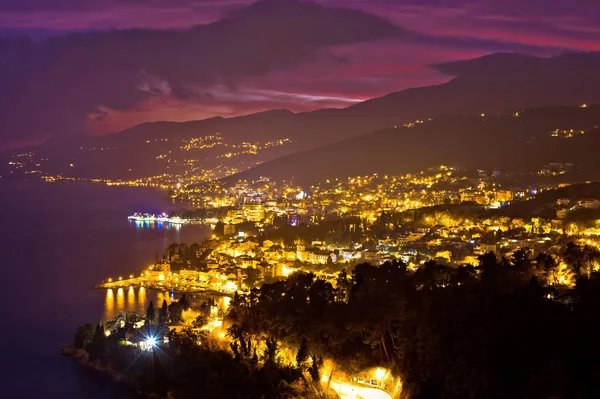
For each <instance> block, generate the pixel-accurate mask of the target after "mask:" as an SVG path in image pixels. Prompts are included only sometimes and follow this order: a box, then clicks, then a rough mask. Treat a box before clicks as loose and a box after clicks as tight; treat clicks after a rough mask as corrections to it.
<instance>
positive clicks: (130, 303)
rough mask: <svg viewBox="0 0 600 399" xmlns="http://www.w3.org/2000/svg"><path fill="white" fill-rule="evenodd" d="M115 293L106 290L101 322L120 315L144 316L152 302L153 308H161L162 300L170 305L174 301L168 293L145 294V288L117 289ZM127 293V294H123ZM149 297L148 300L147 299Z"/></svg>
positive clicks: (153, 292) (152, 292)
mask: <svg viewBox="0 0 600 399" xmlns="http://www.w3.org/2000/svg"><path fill="white" fill-rule="evenodd" d="M116 291H117V294H116V298H115V291H114V290H112V289H107V290H106V299H105V301H104V304H105V305H104V314H103V320H112V319H114V318H116V317H117V316H118V315H119V314H120V313H124V312H127V313H132V312H134V313H137V314H138V315H144V314H146V309H147V307H148V305H149V303H150V301H152V302H153V303H154V307H156V308H159V307H161V306H162V303H163V301H164V300H166V301H167V304H171V303H172V302H173V301H174V299H175V298H174V296H173V295H172V294H170V293H168V292H155V291H151V293H150V294H148V293H147V289H146V288H145V287H133V286H131V287H129V288H127V289H126V290H125V289H123V288H119V289H117V290H116ZM125 291H127V292H125ZM147 296H149V298H147Z"/></svg>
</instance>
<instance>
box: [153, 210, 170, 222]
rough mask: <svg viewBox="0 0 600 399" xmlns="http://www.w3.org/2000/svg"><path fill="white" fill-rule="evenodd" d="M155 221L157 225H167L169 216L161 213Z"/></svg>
mask: <svg viewBox="0 0 600 399" xmlns="http://www.w3.org/2000/svg"><path fill="white" fill-rule="evenodd" d="M156 221H157V222H159V223H169V215H167V214H166V213H164V212H163V213H162V215H158V217H157V218H156Z"/></svg>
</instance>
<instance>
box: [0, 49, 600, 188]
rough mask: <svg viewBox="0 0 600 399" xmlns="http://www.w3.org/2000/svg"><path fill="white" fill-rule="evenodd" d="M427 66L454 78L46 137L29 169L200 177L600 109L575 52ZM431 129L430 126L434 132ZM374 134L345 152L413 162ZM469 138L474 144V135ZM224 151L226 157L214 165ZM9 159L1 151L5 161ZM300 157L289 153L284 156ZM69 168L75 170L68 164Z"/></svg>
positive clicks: (584, 56)
mask: <svg viewBox="0 0 600 399" xmlns="http://www.w3.org/2000/svg"><path fill="white" fill-rule="evenodd" d="M434 67H435V68H437V69H438V70H440V71H442V72H445V73H448V74H451V75H453V76H456V77H455V78H454V79H452V80H451V81H450V82H448V83H446V84H442V85H438V86H430V87H422V88H414V89H409V90H404V91H401V92H397V93H392V94H389V95H387V96H384V97H381V98H377V99H373V100H369V101H365V102H363V103H360V104H357V105H354V106H351V107H349V108H345V109H324V110H320V111H315V112H305V113H292V112H289V111H285V110H274V111H267V112H262V113H257V114H252V115H248V116H241V117H235V118H211V119H207V120H203V121H192V122H185V123H173V122H157V123H146V124H142V125H139V126H136V127H134V128H131V129H128V130H126V131H123V132H120V133H116V134H113V135H109V136H104V137H88V138H84V139H81V140H70V141H64V140H63V141H61V140H50V141H48V142H47V143H45V144H43V145H41V146H39V147H38V148H36V149H35V150H34V151H33V152H34V157H35V159H34V160H33V161H32V162H33V163H34V164H35V165H37V164H40V168H41V170H42V172H44V173H50V174H58V173H60V174H68V175H75V176H81V177H108V178H122V179H125V178H137V177H143V176H152V175H160V174H163V173H175V174H177V173H185V172H188V173H198V171H200V170H213V169H215V168H222V169H223V170H227V171H229V172H228V173H230V172H231V171H235V170H245V169H248V168H251V167H252V166H254V165H256V164H257V163H260V162H267V161H270V160H273V159H275V158H278V157H282V156H286V155H289V154H292V153H296V152H300V151H307V150H311V149H315V148H319V147H322V146H325V145H327V144H332V143H337V142H340V141H343V140H345V139H348V138H351V137H355V136H358V135H360V134H364V133H366V132H371V131H375V130H377V129H385V128H389V127H393V126H401V125H403V124H405V123H407V122H410V121H414V120H416V119H428V118H437V117H440V116H443V115H469V114H480V113H486V114H487V113H497V112H505V111H512V110H515V109H520V108H528V107H539V106H553V105H570V106H576V105H579V104H582V103H599V104H600V80H599V79H597V76H596V74H597V70H598V69H599V68H600V53H592V52H590V53H575V54H566V55H563V56H560V57H555V58H537V57H531V56H524V55H520V54H492V55H489V56H485V57H482V58H478V59H473V60H467V61H461V62H455V63H450V64H443V65H436V66H434ZM437 120H438V121H440V120H441V121H444V119H437ZM435 123H438V122H435ZM435 123H434V124H433V125H428V126H429V127H431V126H434V127H435V126H437V125H436V124H435ZM441 123H442V124H443V123H444V122H441ZM439 127H440V128H441V127H444V126H439ZM420 129H421V128H419V129H414V130H406V129H399V130H394V134H392V136H394V135H395V133H405V132H406V133H408V134H409V135H413V133H415V132H420ZM216 133H220V136H221V137H222V143H221V144H219V145H220V146H224V147H222V148H221V150H219V151H216V150H215V149H214V147H211V148H212V149H213V151H206V150H207V149H206V148H200V147H199V148H194V151H191V152H190V151H188V150H185V151H184V150H182V148H183V147H186V146H187V145H188V144H189V143H188V142H189V141H190V140H192V139H198V138H206V137H210V136H212V135H214V134H216ZM382 134H383V133H381V132H379V133H377V134H374V135H373V136H372V139H373V140H372V141H371V140H369V142H367V143H363V142H362V141H361V140H363V139H361V138H357V140H358V141H357V142H356V143H357V145H356V146H355V145H352V144H344V146H345V147H344V148H346V149H347V151H351V152H350V153H348V154H355V155H356V156H357V157H358V158H359V159H360V158H361V154H364V156H366V157H377V158H379V157H380V156H382V155H384V154H385V157H394V158H397V157H398V156H399V155H401V156H403V157H408V158H407V159H406V161H405V162H404V163H405V164H407V163H408V162H413V161H412V160H411V159H410V158H411V157H412V156H415V155H416V154H415V153H414V151H412V150H410V153H408V154H407V153H406V151H407V148H408V146H409V145H410V146H416V147H418V148H420V147H419V146H420V144H419V143H418V140H416V141H415V139H414V138H411V139H409V141H406V142H405V141H403V140H402V142H401V143H400V142H399V143H398V144H397V145H398V146H400V144H402V146H400V147H402V148H404V153H397V152H392V148H389V147H387V148H381V147H380V146H386V145H387V143H388V138H387V136H385V134H383V135H382ZM387 134H388V135H390V134H391V133H389V132H388V133H387ZM455 134H456V132H452V131H451V130H446V131H445V132H444V135H445V136H447V137H442V136H441V132H440V134H438V137H437V139H436V140H437V141H436V143H435V144H436V146H439V145H440V143H445V142H446V141H449V142H452V141H453V140H455V139H456V138H455V137H454V135H455ZM503 134H506V133H505V132H503ZM394 137H395V136H394ZM467 138H468V139H469V140H476V141H477V140H478V138H477V137H467ZM281 139H288V140H289V143H288V144H286V145H281V146H275V147H269V150H268V151H259V152H258V153H256V154H248V153H243V154H239V155H241V156H238V153H239V151H230V150H228V149H227V146H229V147H230V148H239V146H240V145H243V143H246V144H255V145H258V146H259V147H260V146H262V145H263V144H265V143H268V142H271V141H273V140H281ZM204 141H206V142H208V141H207V140H204ZM409 143H411V144H409ZM338 146H339V145H338V144H335V145H334V146H331V147H329V149H328V150H317V151H321V152H320V154H321V155H320V156H321V157H325V156H326V155H328V154H329V152H330V151H331V150H332V149H336V148H338ZM421 147H422V146H421ZM101 148H105V149H106V148H110V151H108V152H107V151H105V150H102V151H97V150H95V149H101ZM379 151H382V152H379ZM228 153H231V154H232V155H231V156H230V157H229V158H227V159H222V158H223V157H226V155H227V154H228ZM432 153H433V152H432ZM315 154H316V153H315ZM11 155H12V154H8V157H9V158H10V156H11ZM420 155H422V154H420ZM442 155H443V154H442ZM463 155H469V156H471V155H472V154H463ZM165 156H168V161H169V162H167V161H166V160H165ZM303 156H304V155H295V156H293V157H292V158H290V159H298V158H297V157H303ZM315 156H316V155H315ZM5 157H6V154H5ZM218 157H220V158H218ZM294 157H296V158H294ZM5 160H6V159H3V160H2V165H3V168H5V167H6V164H7V163H8V162H5ZM421 160H422V159H421V158H420V157H419V159H416V160H415V162H416V164H415V165H417V164H419V162H420V161H421ZM189 161H193V163H194V168H193V169H189V168H187V167H186V166H185V165H186V162H187V163H189ZM277 162H278V163H276V164H271V165H284V164H285V163H286V162H287V161H277ZM281 162H283V163H281ZM71 164H73V165H76V167H75V168H73V167H71V166H70V165H71ZM301 164H302V162H299V164H298V166H294V167H293V170H296V169H298V168H300V169H301ZM340 165H341V164H340ZM269 168H270V166H261V168H259V169H257V170H260V171H268V170H269ZM345 168H346V167H345ZM352 168H353V169H352ZM352 168H351V169H348V173H350V172H351V171H352V173H354V171H359V170H362V169H361V167H360V165H352ZM300 169H298V170H300ZM367 169H368V168H367ZM285 170H286V171H288V170H292V169H290V168H287V169H285ZM2 172H3V174H4V173H7V172H6V171H2ZM256 173H258V172H256V171H255V172H251V173H250V174H249V176H250V175H252V174H254V175H255V174H256ZM261 173H263V172H261ZM336 173H337V172H336ZM217 175H218V174H217Z"/></svg>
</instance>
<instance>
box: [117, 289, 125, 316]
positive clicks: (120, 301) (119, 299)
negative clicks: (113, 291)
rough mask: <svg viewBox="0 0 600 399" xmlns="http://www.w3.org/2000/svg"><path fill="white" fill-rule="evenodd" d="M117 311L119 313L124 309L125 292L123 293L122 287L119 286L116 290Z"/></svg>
mask: <svg viewBox="0 0 600 399" xmlns="http://www.w3.org/2000/svg"><path fill="white" fill-rule="evenodd" d="M116 310H117V312H118V313H121V312H123V311H124V310H125V294H124V293H123V288H119V289H118V290H117V308H116Z"/></svg>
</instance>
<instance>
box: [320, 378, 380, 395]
mask: <svg viewBox="0 0 600 399" xmlns="http://www.w3.org/2000/svg"><path fill="white" fill-rule="evenodd" d="M329 387H330V388H331V389H333V390H334V391H335V392H336V393H337V394H338V395H339V397H340V399H392V395H390V394H389V393H387V392H385V391H382V390H381V389H377V388H371V387H367V386H364V385H356V384H349V383H347V382H343V381H339V380H335V379H333V380H331V382H330V384H329Z"/></svg>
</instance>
